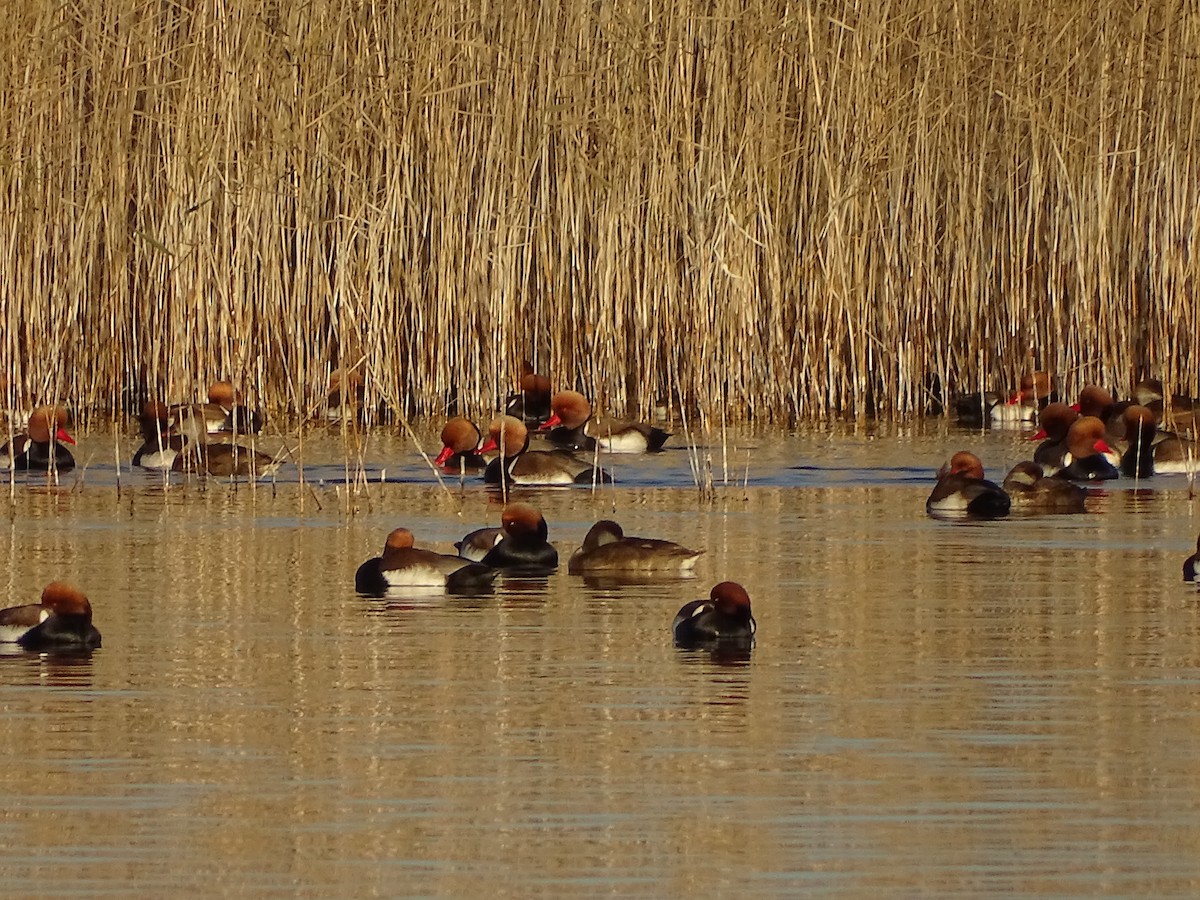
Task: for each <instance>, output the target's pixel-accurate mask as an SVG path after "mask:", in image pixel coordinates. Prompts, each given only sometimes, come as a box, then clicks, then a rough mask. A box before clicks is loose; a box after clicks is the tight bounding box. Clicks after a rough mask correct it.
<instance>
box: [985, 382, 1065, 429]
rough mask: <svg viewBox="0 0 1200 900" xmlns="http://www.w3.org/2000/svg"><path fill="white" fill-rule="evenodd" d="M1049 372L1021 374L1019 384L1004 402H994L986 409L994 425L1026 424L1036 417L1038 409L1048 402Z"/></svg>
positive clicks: (1049, 397)
mask: <svg viewBox="0 0 1200 900" xmlns="http://www.w3.org/2000/svg"><path fill="white" fill-rule="evenodd" d="M1050 399H1051V396H1050V373H1049V372H1043V371H1037V372H1034V373H1033V374H1031V375H1030V374H1026V375H1022V376H1021V386H1020V388H1019V389H1018V390H1017V391H1016V393H1014V394H1013V395H1012V396H1011V397H1009V398H1008V401H1007V402H1005V403H996V404H994V405H993V406H992V408H991V409H990V410H989V411H988V417H989V419H990V420H991V423H992V425H994V426H1005V425H1026V424H1028V423H1030V422H1033V421H1034V419H1036V418H1037V414H1038V410H1039V409H1040V408H1041V407H1043V406H1045V405H1046V404H1047V403H1049V402H1050Z"/></svg>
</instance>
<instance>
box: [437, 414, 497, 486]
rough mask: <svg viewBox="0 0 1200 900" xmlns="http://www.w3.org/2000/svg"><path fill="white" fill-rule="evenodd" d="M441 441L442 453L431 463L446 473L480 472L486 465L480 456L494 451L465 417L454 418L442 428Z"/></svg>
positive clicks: (476, 426) (476, 427) (485, 461)
mask: <svg viewBox="0 0 1200 900" xmlns="http://www.w3.org/2000/svg"><path fill="white" fill-rule="evenodd" d="M441 441H442V451H441V452H440V453H439V454H438V455H437V458H436V459H435V460H434V461H433V462H434V465H436V466H438V467H440V468H443V469H445V470H446V471H448V472H455V473H466V472H472V473H477V472H482V471H483V470H484V469H486V468H487V464H488V461H487V460H486V459H484V458H483V456H482V454H483V453H485V452H488V451H489V450H492V449H495V448H494V446H492V445H491V443H490V442H488V443H485V442H484V439H483V435H481V434H480V433H479V426H478V425H476V424H475V423H474V422H472V421H471V420H470V419H468V418H466V417H465V416H455V417H454V418H453V419H450V420H449V421H448V422H446V424H445V425H444V426H442V435H441Z"/></svg>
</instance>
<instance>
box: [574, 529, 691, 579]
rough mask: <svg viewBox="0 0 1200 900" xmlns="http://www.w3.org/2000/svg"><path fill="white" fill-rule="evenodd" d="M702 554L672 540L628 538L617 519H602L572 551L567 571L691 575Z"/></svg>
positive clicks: (596, 573)
mask: <svg viewBox="0 0 1200 900" xmlns="http://www.w3.org/2000/svg"><path fill="white" fill-rule="evenodd" d="M701 553H702V551H698V550H689V549H688V548H687V547H684V546H681V545H680V544H676V543H675V542H674V541H662V540H657V539H655V538H641V537H627V536H626V535H625V532H624V531H623V530H622V528H621V526H620V525H618V524H617V523H616V522H613V521H612V520H610V519H602V520H601V521H599V522H597V523H596V524H595V525H593V526H592V527H591V529H590V530H589V531H588V533H587V536H586V537H585V538H584V539H583V546H581V547H580V548H579V549H578V550H576V551H575V552H574V553H572V554H571V560H570V562H569V563H568V565H567V571H569V572H570V573H571V574H572V575H613V574H621V573H627V574H657V575H667V576H672V575H673V576H680V575H690V574H692V571H693V570H694V569H695V568H696V561H697V560H698V559H699V558H700V556H701Z"/></svg>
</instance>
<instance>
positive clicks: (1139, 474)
mask: <svg viewBox="0 0 1200 900" xmlns="http://www.w3.org/2000/svg"><path fill="white" fill-rule="evenodd" d="M1122 418H1124V420H1125V440H1126V442H1127V444H1126V449H1125V452H1124V453H1123V454H1122V456H1121V474H1122V475H1124V476H1126V477H1127V478H1146V477H1149V476H1150V475H1168V474H1172V473H1176V474H1178V473H1183V474H1186V473H1188V472H1194V471H1196V470H1197V468H1200V459H1197V455H1196V447H1195V445H1194V444H1193V443H1192V442H1191V441H1185V440H1183V439H1182V438H1181V437H1179V436H1178V435H1176V434H1172V433H1171V432H1165V431H1159V430H1158V425H1157V424H1156V419H1155V416H1154V413H1153V411H1152V410H1150V409H1149V408H1148V407H1145V406H1140V405H1134V406H1130V407H1127V408H1126V410H1125V414H1124V416H1123V417H1122Z"/></svg>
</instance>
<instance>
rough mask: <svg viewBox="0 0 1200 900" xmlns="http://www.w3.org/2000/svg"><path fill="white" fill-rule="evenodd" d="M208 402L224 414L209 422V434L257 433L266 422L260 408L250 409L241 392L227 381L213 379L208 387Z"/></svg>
mask: <svg viewBox="0 0 1200 900" xmlns="http://www.w3.org/2000/svg"><path fill="white" fill-rule="evenodd" d="M208 403H209V405H211V406H215V407H216V408H217V409H218V410H220V411H221V412H223V413H224V414H225V415H224V417H223V418H221V420H220V422H219V423H217V422H216V421H215V418H216V417H214V420H213V421H210V422H209V433H210V434H258V433H259V432H261V431H262V429H263V425H264V424H265V423H266V417H265V416H264V415H263V414H262V412H261V411H260V410H257V409H251V408H250V407H249V406H247V405H246V402H245V400H243V398H242V395H241V392H240V391H238V390H237V389H236V388H234V386H233V385H232V384H230V383H229V382H228V381H214V382H213V383H212V384H211V385H209V388H208Z"/></svg>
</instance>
